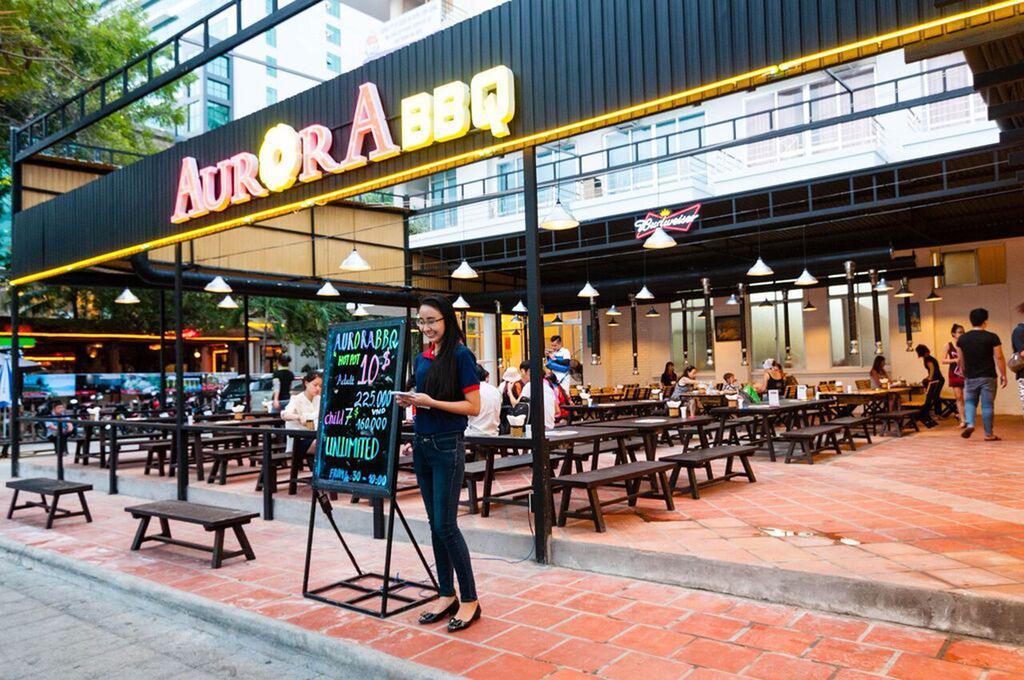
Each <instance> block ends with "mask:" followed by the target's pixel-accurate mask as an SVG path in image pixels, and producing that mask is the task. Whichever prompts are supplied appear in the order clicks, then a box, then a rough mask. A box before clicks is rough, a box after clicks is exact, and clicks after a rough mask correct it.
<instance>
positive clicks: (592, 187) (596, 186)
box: [580, 177, 604, 199]
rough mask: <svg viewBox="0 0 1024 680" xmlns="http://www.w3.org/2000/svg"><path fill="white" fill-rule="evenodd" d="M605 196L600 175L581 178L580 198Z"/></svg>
mask: <svg viewBox="0 0 1024 680" xmlns="http://www.w3.org/2000/svg"><path fill="white" fill-rule="evenodd" d="M602 196H604V187H603V186H602V185H601V178H600V177H587V178H586V179H582V180H580V198H583V199H587V198H601V197H602Z"/></svg>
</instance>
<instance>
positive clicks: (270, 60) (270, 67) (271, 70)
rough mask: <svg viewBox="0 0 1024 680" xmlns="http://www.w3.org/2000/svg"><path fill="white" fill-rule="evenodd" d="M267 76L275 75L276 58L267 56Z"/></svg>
mask: <svg viewBox="0 0 1024 680" xmlns="http://www.w3.org/2000/svg"><path fill="white" fill-rule="evenodd" d="M267 77H268V78H276V77H277V59H276V58H275V57H267Z"/></svg>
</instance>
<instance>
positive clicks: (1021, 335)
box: [1010, 302, 1024, 411]
mask: <svg viewBox="0 0 1024 680" xmlns="http://www.w3.org/2000/svg"><path fill="white" fill-rule="evenodd" d="M1017 313H1018V314H1024V302H1022V303H1020V304H1019V305H1018V306H1017ZM1010 345H1011V347H1012V348H1013V353H1014V354H1015V355H1016V356H1017V357H1024V321H1022V322H1020V323H1019V324H1017V326H1016V328H1014V329H1013V335H1012V336H1011V339H1010ZM1015 377H1016V378H1017V392H1018V394H1019V395H1020V407H1021V410H1022V411H1024V368H1019V369H1017V372H1016V374H1015Z"/></svg>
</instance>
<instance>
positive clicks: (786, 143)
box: [777, 87, 805, 157]
mask: <svg viewBox="0 0 1024 680" xmlns="http://www.w3.org/2000/svg"><path fill="white" fill-rule="evenodd" d="M803 101H804V90H803V87H795V88H793V89H791V90H783V91H782V92H779V98H778V104H777V106H778V120H779V128H782V129H785V128H791V127H795V126H797V125H803V124H804V122H805V121H804V108H805V106H804V103H803ZM803 148H804V135H803V133H798V134H795V135H786V136H785V137H779V155H780V156H783V157H791V156H798V155H800V154H801V153H802V151H803Z"/></svg>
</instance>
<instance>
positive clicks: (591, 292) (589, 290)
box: [576, 281, 600, 298]
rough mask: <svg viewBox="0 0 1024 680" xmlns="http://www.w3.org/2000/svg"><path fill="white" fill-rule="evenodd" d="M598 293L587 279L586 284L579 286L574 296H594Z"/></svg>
mask: <svg viewBox="0 0 1024 680" xmlns="http://www.w3.org/2000/svg"><path fill="white" fill-rule="evenodd" d="M598 295H600V293H598V292H597V288H594V287H593V286H592V285H590V281H587V283H586V285H584V286H583V287H582V288H580V292H578V293H576V297H581V298H596V297H597V296H598Z"/></svg>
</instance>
